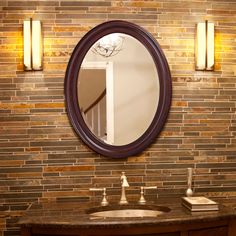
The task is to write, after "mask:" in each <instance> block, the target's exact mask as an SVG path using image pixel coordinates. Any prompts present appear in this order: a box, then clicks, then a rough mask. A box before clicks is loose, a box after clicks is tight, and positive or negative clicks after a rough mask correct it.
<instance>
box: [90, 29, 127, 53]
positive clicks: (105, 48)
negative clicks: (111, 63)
mask: <svg viewBox="0 0 236 236" xmlns="http://www.w3.org/2000/svg"><path fill="white" fill-rule="evenodd" d="M123 42H124V37H122V36H121V35H120V34H118V33H113V34H109V35H105V36H104V37H102V38H101V39H99V40H98V41H97V42H96V43H95V45H94V46H93V47H92V51H93V52H94V53H95V54H98V55H101V56H103V57H111V56H115V55H116V54H117V53H119V52H120V51H121V50H122V48H123Z"/></svg>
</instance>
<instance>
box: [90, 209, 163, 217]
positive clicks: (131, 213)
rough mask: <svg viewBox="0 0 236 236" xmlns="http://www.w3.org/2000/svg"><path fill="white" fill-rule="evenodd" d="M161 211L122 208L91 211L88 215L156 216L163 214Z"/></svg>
mask: <svg viewBox="0 0 236 236" xmlns="http://www.w3.org/2000/svg"><path fill="white" fill-rule="evenodd" d="M163 213H164V212H163V211H157V210H143V209H122V210H111V211H98V212H94V213H91V214H90V216H96V217H106V218H107V217H111V218H117V217H118V218H119V217H122V218H123V217H156V216H158V215H161V214H163Z"/></svg>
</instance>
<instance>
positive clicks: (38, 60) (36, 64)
mask: <svg viewBox="0 0 236 236" xmlns="http://www.w3.org/2000/svg"><path fill="white" fill-rule="evenodd" d="M42 62H43V53H42V30H41V22H40V21H38V20H35V21H32V19H29V20H25V21H24V70H27V71H28V70H42Z"/></svg>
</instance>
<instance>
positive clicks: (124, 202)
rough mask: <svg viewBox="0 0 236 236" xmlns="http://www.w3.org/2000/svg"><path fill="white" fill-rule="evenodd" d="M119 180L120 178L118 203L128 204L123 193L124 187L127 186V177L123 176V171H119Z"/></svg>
mask: <svg viewBox="0 0 236 236" xmlns="http://www.w3.org/2000/svg"><path fill="white" fill-rule="evenodd" d="M120 180H121V198H120V202H119V204H120V205H125V204H128V201H127V199H126V194H125V188H126V187H129V183H128V181H127V177H126V176H125V172H122V173H121V177H120Z"/></svg>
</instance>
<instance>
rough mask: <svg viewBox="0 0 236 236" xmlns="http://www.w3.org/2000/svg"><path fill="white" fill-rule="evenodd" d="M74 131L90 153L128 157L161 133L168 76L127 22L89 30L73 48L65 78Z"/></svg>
mask: <svg viewBox="0 0 236 236" xmlns="http://www.w3.org/2000/svg"><path fill="white" fill-rule="evenodd" d="M65 99H66V107H67V112H68V116H69V119H70V121H71V124H72V126H73V128H74V130H75V132H76V133H77V134H78V135H79V136H80V137H81V139H82V140H83V141H84V142H85V143H86V144H87V145H88V146H89V147H90V148H92V149H93V150H94V151H96V152H98V153H100V154H102V155H104V156H109V157H128V156H130V155H134V154H137V153H139V152H141V151H143V150H144V149H145V148H146V147H147V146H148V145H150V144H151V143H152V142H153V141H154V140H155V138H156V137H157V135H158V134H159V133H160V131H161V129H162V128H163V126H164V123H165V120H166V118H167V115H168V112H169V108H170V103H171V75H170V71H169V67H168V63H167V61H166V58H165V56H164V54H163V52H162V50H161V48H160V46H159V44H158V43H157V42H156V40H155V39H154V38H153V37H152V36H151V35H150V34H149V33H148V32H147V31H145V30H144V29H143V28H141V27H139V26H137V25H135V24H133V23H130V22H126V21H109V22H105V23H102V24H101V25H98V26H97V27H95V28H93V29H92V30H91V31H89V32H88V33H87V34H86V35H85V36H84V37H83V38H82V39H81V40H80V42H79V43H78V44H77V46H76V47H75V49H74V51H73V53H72V55H71V58H70V61H69V63H68V67H67V71H66V76H65Z"/></svg>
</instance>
